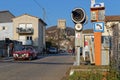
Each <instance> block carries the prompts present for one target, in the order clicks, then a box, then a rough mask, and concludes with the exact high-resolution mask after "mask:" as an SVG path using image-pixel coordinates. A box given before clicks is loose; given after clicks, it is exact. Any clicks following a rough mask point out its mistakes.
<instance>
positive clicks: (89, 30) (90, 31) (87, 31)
mask: <svg viewBox="0 0 120 80" xmlns="http://www.w3.org/2000/svg"><path fill="white" fill-rule="evenodd" d="M82 33H87V34H88V33H93V29H86V30H83V31H82Z"/></svg>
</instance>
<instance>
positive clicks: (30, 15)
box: [15, 13, 47, 26]
mask: <svg viewBox="0 0 120 80" xmlns="http://www.w3.org/2000/svg"><path fill="white" fill-rule="evenodd" d="M24 15H27V16H31V17H34V18H37V19H39V20H40V21H41V22H42V23H43V24H44V25H45V26H47V24H46V23H45V22H44V21H43V20H42V19H40V18H39V17H36V16H32V15H30V14H27V13H25V14H22V15H20V16H17V17H15V18H18V17H21V16H24Z"/></svg>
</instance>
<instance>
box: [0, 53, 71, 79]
mask: <svg viewBox="0 0 120 80" xmlns="http://www.w3.org/2000/svg"><path fill="white" fill-rule="evenodd" d="M72 65H73V56H71V55H68V54H55V55H48V56H39V58H38V59H37V60H32V61H14V60H12V59H10V60H7V61H4V60H3V61H0V80H61V79H62V77H63V76H64V75H65V73H66V71H67V70H68V68H69V67H70V66H72Z"/></svg>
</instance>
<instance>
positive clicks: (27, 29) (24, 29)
mask: <svg viewBox="0 0 120 80" xmlns="http://www.w3.org/2000/svg"><path fill="white" fill-rule="evenodd" d="M33 31H34V30H33V28H19V27H18V28H17V29H16V32H17V33H31V34H32V33H33Z"/></svg>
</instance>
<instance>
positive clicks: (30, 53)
mask: <svg viewBox="0 0 120 80" xmlns="http://www.w3.org/2000/svg"><path fill="white" fill-rule="evenodd" d="M37 54H38V52H37V51H36V50H35V49H34V48H33V47H24V48H21V49H20V50H17V51H14V52H13V58H14V60H18V59H23V60H25V59H29V60H32V59H35V58H37Z"/></svg>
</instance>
